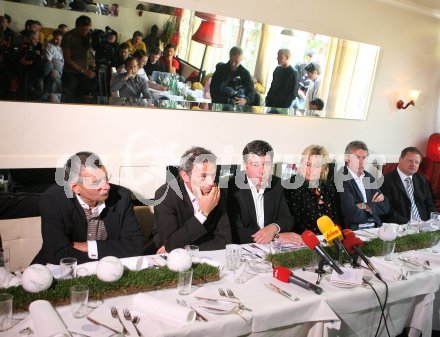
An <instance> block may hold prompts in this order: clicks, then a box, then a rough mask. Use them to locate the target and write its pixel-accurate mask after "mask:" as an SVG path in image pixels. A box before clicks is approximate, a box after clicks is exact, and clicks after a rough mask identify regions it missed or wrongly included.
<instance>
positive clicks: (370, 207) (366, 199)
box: [335, 140, 390, 230]
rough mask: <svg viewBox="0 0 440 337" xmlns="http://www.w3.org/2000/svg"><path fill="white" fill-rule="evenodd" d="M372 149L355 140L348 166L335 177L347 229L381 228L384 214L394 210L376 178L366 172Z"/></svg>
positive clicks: (347, 151)
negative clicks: (369, 149) (381, 217)
mask: <svg viewBox="0 0 440 337" xmlns="http://www.w3.org/2000/svg"><path fill="white" fill-rule="evenodd" d="M367 157H368V147H367V145H366V144H365V143H364V142H362V141H358V140H356V141H352V142H350V143H349V144H348V145H347V147H346V148H345V166H344V167H343V168H342V169H341V170H339V171H338V172H337V174H336V175H335V185H336V189H337V191H338V194H339V198H340V205H341V211H342V215H343V217H344V221H345V227H346V228H350V229H353V230H356V229H358V228H368V227H380V226H381V225H382V222H381V220H380V217H379V216H381V215H383V214H386V213H387V212H388V210H389V208H390V206H389V202H388V200H387V199H386V198H385V197H384V195H383V194H382V192H381V191H380V189H379V187H378V186H377V183H376V181H375V179H374V177H373V176H372V175H371V174H370V173H368V172H367V171H364V164H365V161H366V159H367Z"/></svg>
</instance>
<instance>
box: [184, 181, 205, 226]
mask: <svg viewBox="0 0 440 337" xmlns="http://www.w3.org/2000/svg"><path fill="white" fill-rule="evenodd" d="M184 185H185V189H186V192H187V193H188V196H189V200H191V203H192V205H193V208H194V216H195V217H196V218H197V220H199V221H200V223H201V224H202V225H203V223H204V222H205V221H206V219H207V217H206V216H204V215H203V214H202V213H201V212H200V205H199V200H198V199H197V198H196V196H195V195H194V194H193V193H192V192H191V191H190V189H189V188H188V186H186V184H184Z"/></svg>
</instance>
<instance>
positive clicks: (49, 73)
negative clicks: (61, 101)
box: [44, 29, 64, 93]
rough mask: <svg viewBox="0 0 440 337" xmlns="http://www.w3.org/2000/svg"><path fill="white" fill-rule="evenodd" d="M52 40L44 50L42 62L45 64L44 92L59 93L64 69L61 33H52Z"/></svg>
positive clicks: (56, 30) (55, 31)
mask: <svg viewBox="0 0 440 337" xmlns="http://www.w3.org/2000/svg"><path fill="white" fill-rule="evenodd" d="M52 36H53V39H52V41H49V42H48V43H47V45H46V47H45V49H44V60H45V63H46V66H45V74H46V90H45V91H46V92H50V93H52V92H56V93H61V75H62V74H63V68H64V57H63V50H62V49H61V41H62V40H63V32H62V31H61V30H58V29H55V30H54V31H53V33H52Z"/></svg>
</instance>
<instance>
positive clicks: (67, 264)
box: [60, 257, 78, 280]
mask: <svg viewBox="0 0 440 337" xmlns="http://www.w3.org/2000/svg"><path fill="white" fill-rule="evenodd" d="M77 264H78V261H77V260H76V259H75V258H74V257H65V258H63V259H61V260H60V269H61V279H64V280H65V279H69V278H74V277H75V268H76V266H77Z"/></svg>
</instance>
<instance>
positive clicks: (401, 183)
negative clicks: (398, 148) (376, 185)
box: [382, 147, 436, 224]
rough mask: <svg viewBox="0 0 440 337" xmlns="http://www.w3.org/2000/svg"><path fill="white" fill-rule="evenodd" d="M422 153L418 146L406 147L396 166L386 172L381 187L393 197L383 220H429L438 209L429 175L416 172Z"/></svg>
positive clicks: (386, 194)
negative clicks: (433, 197) (427, 178)
mask: <svg viewBox="0 0 440 337" xmlns="http://www.w3.org/2000/svg"><path fill="white" fill-rule="evenodd" d="M421 161H422V154H421V153H420V151H419V150H418V149H417V148H416V147H407V148H405V149H403V151H402V153H401V155H400V157H399V164H398V165H397V168H396V169H395V170H394V171H392V172H390V173H388V174H387V175H385V177H384V178H385V180H384V183H383V185H382V191H383V193H384V194H385V196H386V197H387V198H388V199H389V200H390V204H391V208H390V211H389V212H388V213H387V214H386V215H384V216H383V220H384V221H387V222H393V223H398V224H406V223H408V222H410V221H411V222H417V221H420V220H423V221H426V220H429V219H430V217H431V212H436V209H435V205H434V201H433V199H432V192H431V188H430V186H429V182H428V181H427V180H426V178H425V177H424V176H423V175H421V174H419V173H417V171H418V169H419V165H420V163H421Z"/></svg>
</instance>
